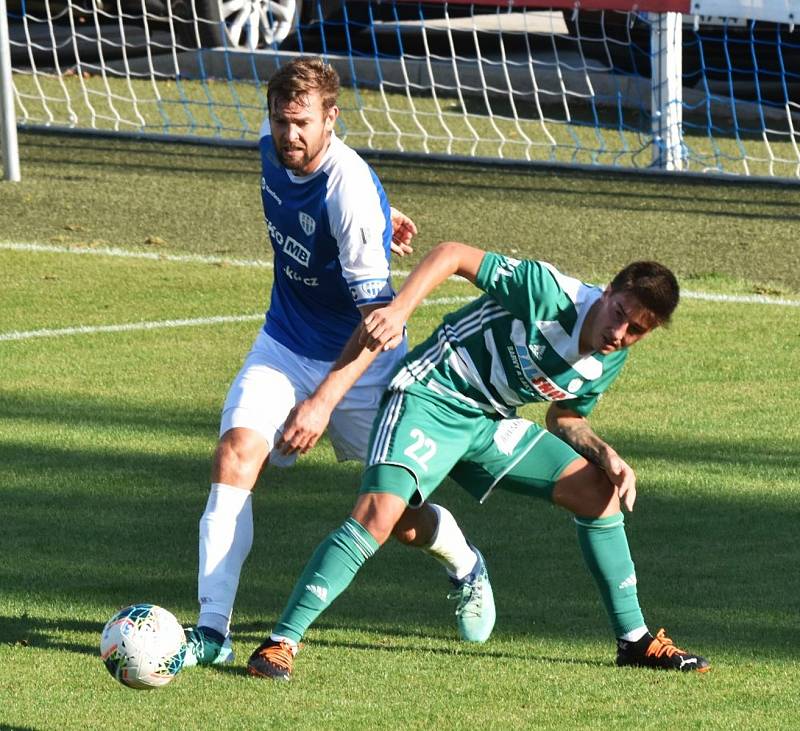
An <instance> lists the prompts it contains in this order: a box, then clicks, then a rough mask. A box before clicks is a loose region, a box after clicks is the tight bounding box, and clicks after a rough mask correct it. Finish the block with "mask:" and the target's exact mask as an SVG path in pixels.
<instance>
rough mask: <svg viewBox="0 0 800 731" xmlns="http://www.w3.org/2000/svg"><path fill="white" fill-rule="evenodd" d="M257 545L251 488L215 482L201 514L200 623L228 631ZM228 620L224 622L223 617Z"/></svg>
mask: <svg viewBox="0 0 800 731" xmlns="http://www.w3.org/2000/svg"><path fill="white" fill-rule="evenodd" d="M252 545H253V508H252V501H251V499H250V491H249V490H244V489H242V488H239V487H233V486H232V485H223V484H222V483H219V482H215V483H213V484H212V485H211V492H210V493H209V495H208V502H207V503H206V509H205V512H204V513H203V516H202V517H201V518H200V566H199V570H198V572H197V598H198V600H199V601H200V617H199V619H198V625H203V626H206V627H212V628H213V629H215V630H217V632H221V633H222V634H224V635H227V634H228V632H229V631H230V618H231V614H232V613H233V601H234V599H235V598H236V589H237V588H238V587H239V574H240V573H241V571H242V566H243V565H244V562H245V559H246V558H247V556H248V554H249V553H250V547H251V546H252ZM222 620H224V622H223V621H222Z"/></svg>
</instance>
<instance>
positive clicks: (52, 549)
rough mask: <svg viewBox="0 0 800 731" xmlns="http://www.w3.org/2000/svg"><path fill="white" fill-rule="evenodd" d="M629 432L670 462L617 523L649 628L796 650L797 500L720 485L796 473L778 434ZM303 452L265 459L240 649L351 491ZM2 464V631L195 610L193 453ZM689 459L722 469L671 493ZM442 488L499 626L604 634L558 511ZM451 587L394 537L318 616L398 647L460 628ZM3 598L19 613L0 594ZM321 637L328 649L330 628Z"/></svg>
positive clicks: (706, 644)
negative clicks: (296, 457)
mask: <svg viewBox="0 0 800 731" xmlns="http://www.w3.org/2000/svg"><path fill="white" fill-rule="evenodd" d="M53 406H54V408H55V407H56V405H55V404H54V405H53ZM36 408H43V406H42V404H41V403H38V405H37V407H36ZM58 408H59V409H61V408H63V405H58ZM73 413H75V412H73ZM75 418H76V419H78V420H79V421H84V420H85V422H88V423H91V424H93V425H94V426H95V428H97V429H99V430H104V429H113V427H114V426H115V425H116V424H118V423H120V422H121V421H128V420H129V419H131V418H132V419H134V420H135V421H136V422H137V423H138V424H145V425H147V426H149V427H152V428H153V429H154V431H155V433H156V434H157V433H158V429H159V426H161V428H162V429H165V430H173V429H175V428H181V427H186V428H191V427H193V426H195V425H196V419H197V415H191V416H187V414H186V413H185V412H182V411H179V410H176V411H175V413H170V412H169V410H168V409H162V410H159V411H158V412H157V413H152V414H150V415H149V416H148V415H147V414H146V413H145V412H144V411H141V412H138V411H135V412H134V413H133V414H131V415H129V417H126V418H125V419H123V418H122V417H121V416H120V415H119V409H118V408H117V407H116V406H115V405H113V404H111V405H109V404H106V405H105V407H104V406H103V404H101V403H93V404H89V405H84V408H83V410H82V411H81V410H78V412H77V416H76V417H75ZM64 423H65V424H66V425H67V426H68V425H69V423H70V420H69V419H68V418H64ZM164 425H167V426H166V427H165V426H164ZM165 433H166V431H165ZM624 441H625V452H626V454H628V455H630V458H631V459H632V460H634V461H635V460H637V459H643V458H646V457H654V456H655V457H660V458H664V459H668V460H670V461H671V462H674V464H675V466H676V469H675V470H674V471H673V472H672V473H671V475H676V476H674V477H673V476H670V477H664V476H663V475H659V476H655V477H652V478H651V479H650V481H649V490H648V494H642V495H640V499H639V503H638V505H637V510H636V512H635V513H634V514H633V515H632V516H630V517H628V518H627V524H628V533H629V537H630V542H631V548H632V553H633V556H634V560H635V561H636V565H637V573H638V576H639V593H640V598H641V601H642V605H643V608H644V611H645V616H646V618H647V620H648V622H649V623H650V625H651V628H653V629H655V628H657V627H659V626H662V625H666V626H667V629H668V630H670V633H671V634H674V636H675V639H676V640H677V641H678V643H679V644H686V645H688V646H690V647H691V648H694V647H695V646H696V647H697V649H698V650H699V651H703V652H708V653H709V654H711V652H712V650H713V649H714V648H723V647H725V648H730V647H736V648H737V651H739V652H742V653H743V654H746V655H753V656H763V655H783V656H794V654H795V650H794V648H793V647H792V646H791V643H788V642H787V637H789V636H791V634H792V631H793V630H792V627H793V625H794V622H795V618H796V615H797V610H798V599H797V597H798V596H800V578H798V576H797V572H796V571H795V570H794V568H795V567H796V565H797V524H798V518H800V507H798V506H797V504H796V503H792V502H790V501H789V497H788V496H787V495H786V492H785V491H784V492H783V493H777V494H774V495H773V494H766V493H764V492H761V493H759V494H757V495H752V497H751V496H745V497H742V496H741V493H737V495H736V496H732V495H726V494H725V492H724V488H725V486H726V484H727V483H739V484H741V483H743V482H744V481H746V475H745V474H744V473H743V472H742V471H741V470H740V469H739V468H738V467H737V465H738V464H739V463H741V461H742V460H743V459H745V460H746V462H747V463H748V465H747V470H752V469H753V466H752V464H753V462H755V463H756V464H760V465H761V469H762V470H763V471H764V472H765V473H766V474H769V471H770V470H773V469H775V468H776V467H780V468H783V467H788V468H790V469H792V470H797V469H798V468H800V456H798V455H797V453H796V452H795V451H794V450H793V448H792V445H790V444H783V443H779V444H773V445H771V446H770V447H769V448H767V447H766V445H765V446H764V448H762V447H761V446H760V445H758V444H748V445H747V448H746V451H745V452H743V448H742V445H740V444H738V443H736V442H733V441H732V442H730V443H727V442H726V443H723V442H709V441H702V440H693V441H691V442H686V443H684V442H681V441H678V440H674V441H673V442H671V443H670V442H668V441H665V440H661V441H659V443H658V444H653V443H651V442H650V441H646V440H637V439H636V438H634V437H629V436H625V437H624ZM154 444H157V441H156V442H154ZM315 454H316V456H312V457H310V458H307V459H306V460H305V461H304V463H301V465H300V466H298V467H297V468H295V469H293V470H270V471H269V472H268V475H267V477H266V478H262V484H260V486H259V488H258V489H257V490H256V493H255V496H254V513H255V520H256V537H255V544H254V548H253V551H252V554H251V556H250V559H249V561H248V563H247V565H246V566H245V571H244V572H243V576H242V581H241V584H240V592H239V597H238V603H237V614H236V616H235V619H234V624H235V627H234V629H235V631H237V633H239V634H237V637H238V636H241V637H242V639H245V638H246V637H247V635H248V634H249V635H252V639H253V642H254V645H253V646H255V644H257V643H258V641H260V639H261V638H262V637H263V636H264V634H266V632H268V631H269V629H270V627H271V625H272V623H273V622H274V621H275V619H276V617H277V616H278V615H279V613H280V611H281V609H282V607H283V604H284V601H285V599H286V598H287V597H288V595H289V593H290V591H291V588H292V586H293V584H294V582H295V580H296V578H297V576H298V575H299V573H300V571H301V569H302V567H303V566H304V564H305V562H306V560H307V558H308V557H309V556H310V554H311V552H312V550H313V549H314V548H315V546H316V545H317V544H318V543H319V542H320V540H322V539H323V538H324V536H325V535H327V534H328V533H329V532H330V531H331V530H332V529H333V528H335V527H336V526H338V525H340V524H341V521H342V520H343V519H344V517H345V516H346V515H347V514H348V512H349V509H350V508H351V507H352V504H353V501H354V498H355V493H356V489H357V485H358V481H359V475H360V471H359V468H358V466H357V465H354V464H347V465H336V464H335V463H334V462H333V460H332V457H331V456H330V451H329V448H328V447H327V446H326V447H322V448H320V449H318V450H316V453H315ZM759 459H760V460H761V461H760V463H759V462H758V460H759ZM0 462H2V464H3V465H4V472H5V475H6V483H5V485H4V491H3V514H4V529H3V532H2V535H0V585H2V587H3V597H4V598H0V615H2V616H1V617H0V641H2V642H8V643H17V642H27V643H28V644H29V645H31V646H36V647H53V648H59V649H67V650H72V651H75V652H80V653H92V654H93V653H94V652H96V648H95V647H93V646H92V647H90V646H89V645H88V644H85V643H81V642H77V643H70V642H68V641H64V640H63V639H61V637H60V633H61V632H63V631H64V630H67V631H73V632H78V633H83V632H90V633H99V631H100V629H101V627H102V622H103V621H105V619H106V618H107V616H110V615H111V613H113V611H115V610H116V609H117V608H118V607H120V606H124V605H126V604H129V603H132V602H136V601H152V602H154V603H157V604H161V605H163V606H166V607H167V608H169V609H170V610H171V611H173V612H174V613H175V614H176V615H177V616H178V617H179V619H181V620H182V621H185V622H190V621H194V618H195V613H196V608H195V607H196V605H195V599H194V597H195V592H196V585H195V581H196V566H197V559H196V554H197V521H198V519H199V516H200V514H201V513H202V510H203V507H204V505H205V501H206V496H207V490H208V487H207V485H208V483H207V477H206V475H207V472H208V458H207V457H206V456H203V457H202V458H200V457H198V456H196V455H192V454H185V455H184V454H170V453H161V452H158V451H157V450H155V449H154V450H153V451H152V452H147V451H125V450H124V449H123V448H119V449H114V450H110V449H109V450H106V449H104V448H101V447H99V446H96V445H94V444H92V443H87V444H85V445H83V446H82V447H81V448H80V449H78V450H76V449H69V448H67V447H66V446H64V445H59V444H53V445H43V444H41V443H36V444H28V443H25V442H24V441H17V442H15V443H13V444H11V443H8V442H6V443H3V444H0ZM694 470H699V471H704V472H705V473H708V474H709V475H711V477H712V478H713V476H714V475H718V477H716V478H714V479H717V480H718V483H719V485H720V492H718V493H715V492H714V491H713V490H710V489H705V490H704V491H703V492H702V493H698V494H695V495H686V493H685V491H683V492H681V491H680V488H681V485H680V484H678V483H677V482H675V481H677V480H680V479H681V477H680V475H681V473H682V471H685V473H686V474H688V473H690V472H692V471H694ZM720 472H722V473H723V474H722V476H719V475H720ZM659 480H660V482H659ZM675 493H680V496H677V495H676V494H675ZM436 499H437V501H439V502H442V503H443V504H445V505H447V506H448V507H450V509H451V510H452V511H453V512H454V514H455V515H456V517H457V518H458V519H459V521H460V522H461V524H462V526H463V528H464V530H465V532H466V533H467V535H468V536H469V537H470V539H471V540H473V541H474V542H475V543H476V544H477V545H479V546H480V547H481V549H482V551H483V552H484V554H485V555H486V558H487V561H488V565H489V569H490V572H491V577H492V583H493V586H494V591H495V596H496V600H497V605H498V622H497V629H496V637H497V638H499V639H504V638H505V639H508V638H512V637H513V636H519V635H523V636H533V637H554V638H560V639H563V638H565V637H566V638H569V637H574V638H576V640H587V639H589V640H591V639H596V638H597V637H602V636H604V635H607V636H608V637H609V641H610V633H608V628H607V625H606V620H605V617H604V614H603V611H602V609H601V607H600V604H599V601H598V599H597V595H596V591H595V588H594V586H593V584H592V581H591V579H590V578H589V576H588V574H587V572H586V571H585V569H584V568H583V565H582V561H581V558H580V554H579V551H578V548H577V545H576V541H575V536H574V528H573V525H572V521H571V519H570V516H568V515H567V514H566V513H564V512H562V511H559V510H557V509H555V508H552V507H551V506H549V505H547V504H546V503H543V502H541V501H537V500H530V499H526V498H523V497H520V496H517V495H509V494H505V493H503V492H502V491H498V492H497V493H496V494H495V495H494V496H493V497H492V499H491V500H490V501H489V502H488V503H487V504H486V505H484V506H481V507H479V506H477V505H476V504H475V503H474V502H472V501H471V500H470V499H469V498H468V497H467V496H466V495H465V494H464V493H463V492H462V491H460V490H459V489H458V488H457V487H456V486H455V485H454V484H452V483H449V482H448V483H446V484H445V485H443V486H442V487H441V488H440V490H439V491H437V493H436ZM447 590H448V584H447V582H446V580H445V576H444V574H443V571H442V569H441V567H439V566H438V564H436V563H435V562H434V561H432V560H431V559H430V558H429V557H427V556H425V555H423V554H421V553H420V552H418V551H414V550H410V549H407V548H405V547H402V546H399V545H396V544H393V543H390V544H389V545H387V546H386V547H385V548H384V549H382V550H381V551H380V553H379V554H378V555H377V556H376V557H375V558H373V559H372V560H370V561H369V562H368V563H367V564H366V565H365V566H364V568H363V569H362V571H361V572H360V574H359V576H358V577H357V579H356V580H355V581H354V582H353V584H352V586H351V587H350V589H349V590H348V591H347V592H345V593H344V594H343V595H342V596H341V597H339V599H337V601H336V603H335V605H334V606H333V607H332V608H331V610H330V611H329V612H328V613H327V614H326V615H324V616H323V617H322V618H321V620H320V622H319V623H318V624H317V625H316V626H317V627H318V628H321V629H324V628H336V629H341V628H343V627H345V628H346V627H348V626H352V627H354V628H358V629H359V630H365V629H366V630H367V631H372V630H375V631H376V632H380V633H382V634H385V635H391V636H397V637H403V638H408V639H409V644H411V643H412V642H413V640H414V638H415V637H433V638H437V639H442V640H451V639H455V622H454V618H453V609H454V606H453V604H452V603H451V602H447V601H446V600H445V596H446V594H447ZM6 599H8V600H10V601H12V604H11V605H6V607H9V606H13V610H12V609H10V608H3V607H4V604H5V601H6ZM71 603H72V604H74V603H79V604H80V605H81V606H83V607H87V606H88V607H96V608H97V612H98V617H97V620H98V621H97V622H90V621H75V620H70V618H69V617H65V618H63V619H61V618H59V619H58V620H48V619H42V616H52V614H53V609H52V608H53V607H58V606H69V605H70V604H71ZM106 615H107V616H106ZM239 617H240V618H241V620H242V623H241V624H240V625H237V618H239ZM254 619H255V620H257V621H254ZM315 642H320V644H325V643H327V644H329V645H331V646H338V641H330V640H322V641H320V640H317V639H315ZM341 644H342V645H345V644H347V646H348V647H350V646H352V645H350V644H349V643H344V642H343V643H341ZM356 646H360V645H356ZM363 647H364V649H375V648H380V647H381V645H379V644H376V645H374V646H373V645H371V644H363ZM426 651H427V649H426ZM440 651H441V652H444V653H447V652H449V651H450V650H448V649H447V648H443V649H441V650H440ZM479 651H480V652H487V653H489V654H492V653H494V650H492V649H490V648H487V649H485V650H483V649H481V650H479ZM540 659H549V658H540Z"/></svg>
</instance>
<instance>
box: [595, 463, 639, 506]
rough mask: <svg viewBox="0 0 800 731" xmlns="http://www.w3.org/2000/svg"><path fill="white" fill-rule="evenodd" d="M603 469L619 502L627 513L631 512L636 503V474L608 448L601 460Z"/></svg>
mask: <svg viewBox="0 0 800 731" xmlns="http://www.w3.org/2000/svg"><path fill="white" fill-rule="evenodd" d="M603 469H605V471H606V474H607V475H608V479H609V480H611V484H612V485H614V487H616V488H617V494H618V495H619V499H620V501H621V502H622V503H623V504H624V505H625V507H626V508H627V509H628V511H629V512H630V511H632V510H633V504H634V503H635V502H636V474H635V473H634V471H633V468H632V467H631V466H630V465H629V464H628V463H627V462H626V461H625V460H624V459H622V457H620V456H619V455H618V454H617V453H616V452H615V451H614V450H613V449H611V448H610V447H609V448H608V449H607V450H606V453H605V455H604V458H603Z"/></svg>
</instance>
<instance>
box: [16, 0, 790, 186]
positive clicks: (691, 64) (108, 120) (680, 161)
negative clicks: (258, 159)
mask: <svg viewBox="0 0 800 731" xmlns="http://www.w3.org/2000/svg"><path fill="white" fill-rule="evenodd" d="M6 2H7V3H8V20H9V39H8V47H9V50H10V57H11V65H12V70H13V74H12V76H11V78H12V86H13V89H12V91H11V94H10V95H9V96H10V97H11V98H12V99H13V106H14V111H15V113H16V118H17V122H18V124H19V125H20V126H21V128H23V129H25V128H32V129H39V128H42V127H47V128H56V129H76V130H98V131H103V132H105V133H126V134H133V135H152V136H166V137H167V138H170V139H171V138H189V139H196V140H210V141H214V142H219V143H227V144H237V143H242V144H252V143H253V142H254V141H255V139H256V137H257V134H258V130H259V128H260V125H261V122H262V119H263V116H264V112H265V106H266V82H267V80H268V78H269V76H270V75H271V73H272V72H273V71H274V70H275V69H276V68H277V67H278V65H279V64H280V63H281V62H283V61H284V60H286V59H287V58H289V57H291V56H293V55H297V54H318V55H322V56H324V57H325V58H326V59H327V60H329V61H330V62H331V63H332V64H334V65H335V66H336V67H337V69H338V70H339V72H340V76H341V77H342V82H343V91H342V96H341V104H340V106H341V109H342V115H341V117H340V119H341V122H340V129H339V133H340V135H342V136H344V137H345V138H346V140H347V142H348V143H349V144H351V145H352V146H354V147H356V148H358V149H369V150H378V151H384V152H397V153H408V154H415V155H441V156H451V157H455V158H464V157H466V158H481V159H486V160H503V161H505V160H518V161H540V162H548V163H565V164H577V165H588V166H595V165H598V166H612V167H618V168H631V169H641V168H648V167H652V166H658V167H662V168H673V169H681V170H688V171H697V172H700V171H712V172H717V173H731V174H740V175H759V176H762V175H763V176H773V177H779V178H787V179H797V178H800V148H799V147H798V133H797V131H796V130H797V126H798V122H800V30H795V28H794V19H795V17H798V18H800V0H691V2H690V0H650V1H648V0H641V1H640V2H626V1H624V0H617V1H615V0H611V1H605V0H582V1H581V2H580V3H579V8H578V7H577V6H576V4H575V3H574V2H572V1H571V0H570V1H567V2H562V3H552V2H544V1H543V0H476V1H475V2H469V3H468V2H463V1H462V0H450V1H449V2H444V1H442V0H425V1H424V2H412V1H406V0H6Z"/></svg>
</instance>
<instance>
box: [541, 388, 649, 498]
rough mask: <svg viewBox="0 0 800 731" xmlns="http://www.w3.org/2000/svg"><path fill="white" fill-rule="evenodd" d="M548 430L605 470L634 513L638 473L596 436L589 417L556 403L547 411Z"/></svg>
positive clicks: (620, 496)
mask: <svg viewBox="0 0 800 731" xmlns="http://www.w3.org/2000/svg"><path fill="white" fill-rule="evenodd" d="M547 428H548V430H549V431H551V432H552V433H553V434H555V435H556V436H557V437H559V438H561V439H563V440H564V441H565V442H566V443H567V444H569V445H570V446H571V447H572V448H573V449H574V450H575V451H576V452H577V453H578V454H580V455H581V456H582V457H585V458H586V459H587V460H589V461H590V462H593V463H594V464H596V465H597V466H598V467H601V468H602V469H603V470H605V473H606V474H607V475H608V479H609V480H610V481H611V484H612V485H614V486H615V487H616V488H617V493H618V495H619V498H620V500H621V501H623V503H624V505H625V507H626V508H627V509H628V510H629V511H630V510H633V504H634V503H635V502H636V474H635V473H634V471H633V468H632V467H631V466H630V465H629V464H628V463H627V462H625V460H624V459H622V457H620V456H619V454H617V452H616V450H614V449H613V448H612V447H611V446H610V445H609V444H607V443H606V442H604V441H603V440H602V439H601V438H600V437H599V436H597V434H595V432H594V431H593V430H592V427H591V426H589V421H588V420H587V419H586V417H585V416H581V415H580V414H578V413H576V412H575V411H572V410H570V409H564V408H562V407H560V406H559V405H558V404H557V403H555V402H553V403H552V404H550V408H549V409H548V410H547Z"/></svg>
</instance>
